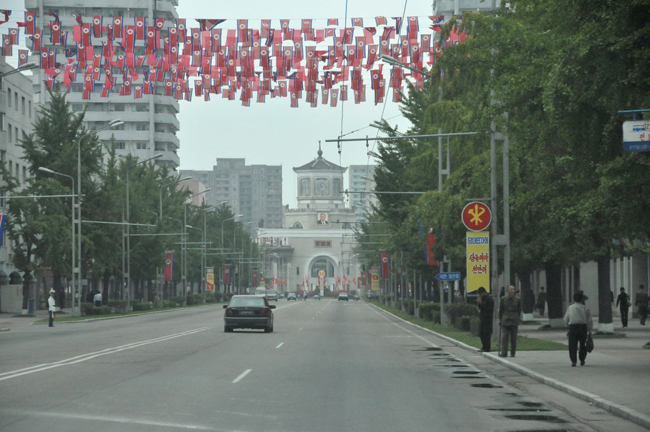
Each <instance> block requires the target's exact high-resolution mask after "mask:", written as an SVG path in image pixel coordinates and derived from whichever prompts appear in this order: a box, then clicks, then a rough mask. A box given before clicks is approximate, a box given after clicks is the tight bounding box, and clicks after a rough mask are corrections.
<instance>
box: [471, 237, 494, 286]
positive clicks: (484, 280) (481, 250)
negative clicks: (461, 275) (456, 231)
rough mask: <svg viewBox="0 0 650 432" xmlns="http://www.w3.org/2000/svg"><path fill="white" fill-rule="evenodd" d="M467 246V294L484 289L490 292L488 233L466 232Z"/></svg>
mask: <svg viewBox="0 0 650 432" xmlns="http://www.w3.org/2000/svg"><path fill="white" fill-rule="evenodd" d="M466 244H467V292H468V293H471V292H474V291H476V290H477V289H479V288H480V287H483V288H485V290H486V291H487V292H490V233H489V232H468V233H467V237H466Z"/></svg>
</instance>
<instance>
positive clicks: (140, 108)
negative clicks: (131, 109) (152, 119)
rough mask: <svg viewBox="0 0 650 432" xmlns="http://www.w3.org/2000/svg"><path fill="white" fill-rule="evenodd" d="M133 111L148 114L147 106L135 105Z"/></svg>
mask: <svg viewBox="0 0 650 432" xmlns="http://www.w3.org/2000/svg"><path fill="white" fill-rule="evenodd" d="M135 111H136V112H149V105H148V104H137V105H136V106H135Z"/></svg>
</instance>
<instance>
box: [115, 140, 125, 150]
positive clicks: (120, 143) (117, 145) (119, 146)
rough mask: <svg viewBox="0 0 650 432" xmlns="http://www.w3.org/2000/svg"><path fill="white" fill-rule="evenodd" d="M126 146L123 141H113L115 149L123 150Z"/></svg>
mask: <svg viewBox="0 0 650 432" xmlns="http://www.w3.org/2000/svg"><path fill="white" fill-rule="evenodd" d="M125 148H126V144H124V141H115V150H124V149H125Z"/></svg>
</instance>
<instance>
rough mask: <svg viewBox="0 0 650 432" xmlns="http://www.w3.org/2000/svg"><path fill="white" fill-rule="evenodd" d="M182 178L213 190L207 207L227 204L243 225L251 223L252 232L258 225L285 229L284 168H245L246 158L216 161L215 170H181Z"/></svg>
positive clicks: (255, 166) (275, 166)
mask: <svg viewBox="0 0 650 432" xmlns="http://www.w3.org/2000/svg"><path fill="white" fill-rule="evenodd" d="M180 173H181V176H191V177H192V180H193V181H200V182H202V183H203V184H204V185H205V186H206V187H208V188H210V189H211V190H210V191H209V192H207V193H206V194H205V195H206V198H207V199H206V202H207V204H208V205H219V204H221V203H222V202H224V201H225V202H226V203H227V204H228V205H229V206H230V207H231V208H232V211H233V212H234V213H235V214H242V215H243V216H242V217H241V218H240V219H239V220H240V221H241V222H244V223H246V222H251V223H250V224H249V226H247V228H248V229H249V230H251V231H253V230H254V229H255V228H257V227H259V226H263V227H265V228H280V227H282V166H281V165H246V160H245V159H221V158H217V164H216V165H214V166H213V168H212V171H197V170H181V171H180Z"/></svg>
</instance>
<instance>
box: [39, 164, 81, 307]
mask: <svg viewBox="0 0 650 432" xmlns="http://www.w3.org/2000/svg"><path fill="white" fill-rule="evenodd" d="M38 170H39V171H43V172H46V173H49V174H54V175H58V176H62V177H67V178H69V179H70V181H71V182H72V195H73V196H72V198H71V199H70V216H71V218H72V260H71V266H70V271H71V273H72V274H71V279H70V287H71V291H72V310H73V311H74V306H75V301H74V300H75V296H74V287H75V283H74V265H75V233H74V225H75V222H76V221H75V217H74V208H75V202H74V190H75V188H74V177H72V176H69V175H67V174H63V173H60V172H56V171H53V170H51V169H49V168H45V167H38ZM79 301H80V302H81V299H79Z"/></svg>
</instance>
